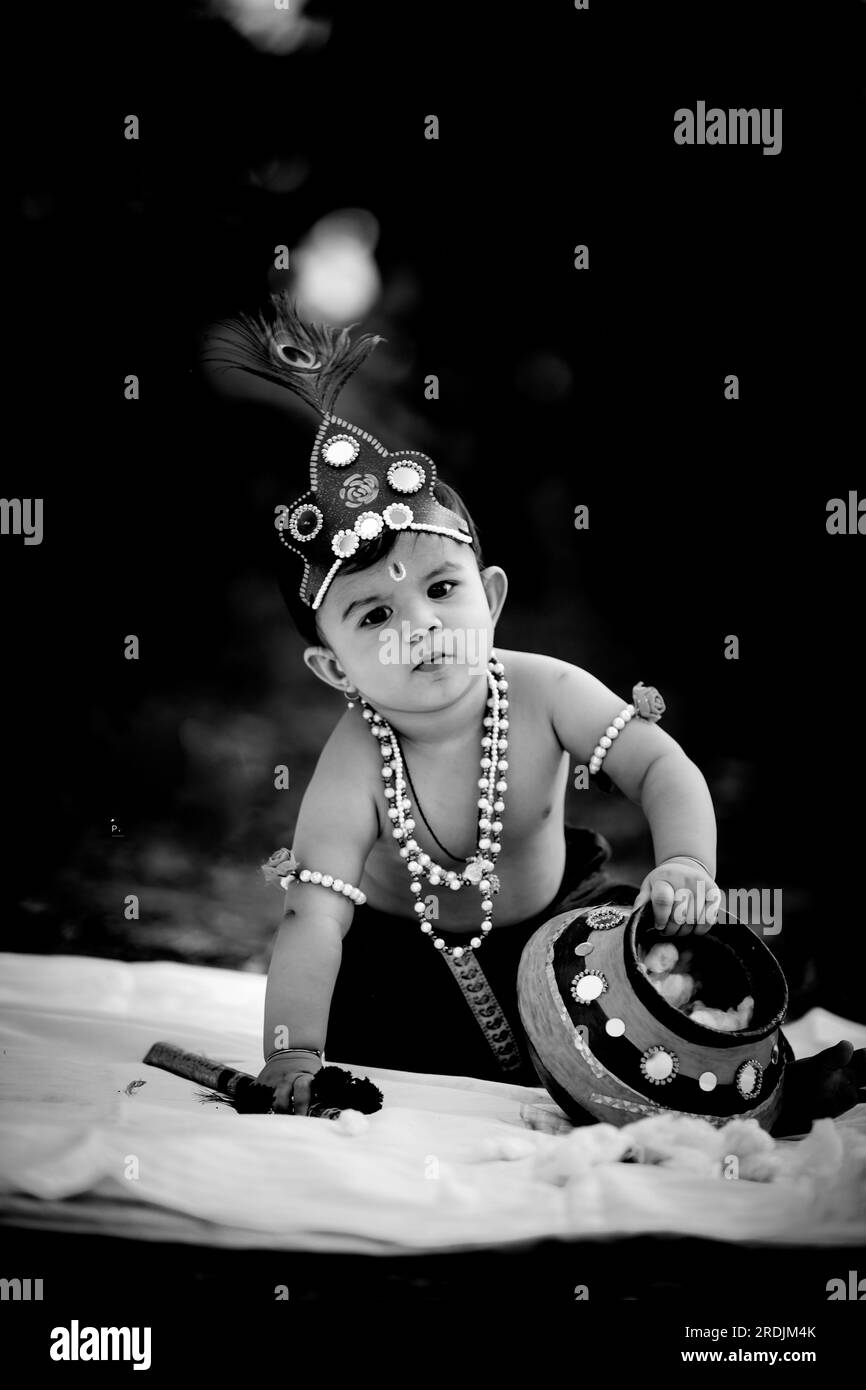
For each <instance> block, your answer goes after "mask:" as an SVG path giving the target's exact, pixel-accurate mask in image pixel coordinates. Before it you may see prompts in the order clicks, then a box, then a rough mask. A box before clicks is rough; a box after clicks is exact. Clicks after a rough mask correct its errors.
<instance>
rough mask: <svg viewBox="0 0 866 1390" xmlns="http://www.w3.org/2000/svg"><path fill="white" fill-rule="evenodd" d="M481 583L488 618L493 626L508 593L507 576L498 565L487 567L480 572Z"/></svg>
mask: <svg viewBox="0 0 866 1390" xmlns="http://www.w3.org/2000/svg"><path fill="white" fill-rule="evenodd" d="M481 582H482V584H483V585H484V592H485V593H486V595H487V604H488V607H489V608H490V617H491V619H492V621H493V622H494V624H495V623H496V621H497V619H498V617H499V614H500V613H501V612H502V606H503V604H504V603H505V595H506V594H507V593H508V575H507V574H506V573H505V570H504V569H502V568H501V566H500V565H488V566H487V568H486V569H483V570H482V571H481Z"/></svg>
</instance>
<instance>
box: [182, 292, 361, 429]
mask: <svg viewBox="0 0 866 1390" xmlns="http://www.w3.org/2000/svg"><path fill="white" fill-rule="evenodd" d="M271 304H272V306H273V315H272V319H273V321H272V322H269V321H268V319H267V318H266V317H265V315H264V314H263V313H258V314H256V315H249V314H239V315H238V316H237V317H236V318H233V319H229V320H227V322H226V323H225V324H223V325H222V327H221V328H220V329H219V330H218V331H217V332H216V333H214V334H212V335H211V338H210V343H211V345H212V346H210V347H209V348H208V350H207V351H206V352H205V354H204V360H205V361H206V362H211V363H214V364H215V365H221V366H223V367H226V368H229V367H237V368H239V369H240V370H241V371H244V372H251V373H252V374H253V376H258V377H262V378H263V379H264V380H265V381H272V382H273V383H274V384H275V385H276V386H284V387H285V388H286V389H287V390H289V391H293V392H294V393H295V395H296V396H300V397H301V399H302V400H304V401H306V402H307V404H308V405H311V406H312V407H313V409H314V410H317V411H319V413H320V414H321V415H330V414H331V412H332V410H333V407H334V405H335V403H336V400H337V397H338V396H339V394H340V392H341V391H342V389H343V387H344V386H345V384H346V382H347V381H348V380H349V377H350V376H352V375H353V373H354V372H356V371H357V370H358V368H359V367H360V366H361V365H362V364H363V363H364V362H365V361H366V359H367V358H368V357H369V355H370V353H371V352H372V351H373V349H374V348H375V347H376V345H377V343H381V342H382V341H383V339H382V338H381V337H379V336H378V335H377V334H372V333H365V334H363V335H362V336H361V337H359V338H357V339H356V340H355V341H354V342H353V341H352V340H351V338H350V337H349V329H350V328H354V327H355V325H354V324H349V326H348V327H346V328H333V327H331V326H330V325H329V324H324V323H310V324H306V323H304V322H302V320H301V319H300V318H299V317H298V312H297V309H296V308H295V305H294V304H292V302H291V301H290V298H289V295H288V292H287V291H285V290H284V291H282V292H281V293H280V294H274V295H271Z"/></svg>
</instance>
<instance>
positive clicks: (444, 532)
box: [406, 521, 472, 545]
mask: <svg viewBox="0 0 866 1390" xmlns="http://www.w3.org/2000/svg"><path fill="white" fill-rule="evenodd" d="M406 530H407V531H435V532H436V534H437V535H441V536H453V537H454V539H455V541H466V543H467V545H471V544H472V537H471V536H468V535H467V534H466V533H465V532H464V531H457V530H455V529H454V527H453V526H429V525H428V524H427V522H426V521H412V522H410V524H409V525H408V526H407V527H406Z"/></svg>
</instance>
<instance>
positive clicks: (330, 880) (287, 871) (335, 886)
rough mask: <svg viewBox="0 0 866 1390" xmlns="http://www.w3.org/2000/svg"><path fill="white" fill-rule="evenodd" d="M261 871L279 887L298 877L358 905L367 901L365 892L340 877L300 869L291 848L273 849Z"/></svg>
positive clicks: (285, 886)
mask: <svg viewBox="0 0 866 1390" xmlns="http://www.w3.org/2000/svg"><path fill="white" fill-rule="evenodd" d="M262 873H263V874H264V876H265V882H266V883H279V885H280V887H281V888H288V886H289V884H290V883H293V882H294V881H295V880H296V879H298V880H299V881H300V882H301V883H315V884H316V885H317V886H319V887H322V888H330V889H331V891H332V892H334V893H340V894H342V896H343V897H344V898H349V900H350V901H351V902H353V903H355V904H356V905H357V906H358V907H363V905H364V903H365V902H366V901H367V895H366V893H362V892H361V890H360V888H355V887H354V885H353V884H351V883H344V882H343V880H342V879H341V878H334V876H333V874H323V873H321V872H320V871H319V870H318V869H302V868H301V866H300V864H299V863H298V861H297V859H296V858H295V854H294V851H293V850H288V849H278V850H275V851H274V853H273V854H272V855H271V857H270V859H269V860H268V862H267V863H266V864H262Z"/></svg>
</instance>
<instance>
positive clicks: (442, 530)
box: [281, 503, 472, 612]
mask: <svg viewBox="0 0 866 1390" xmlns="http://www.w3.org/2000/svg"><path fill="white" fill-rule="evenodd" d="M395 505H397V504H395ZM399 505H400V506H402V503H400V504H399ZM359 520H360V518H359ZM400 530H405V531H434V532H436V534H437V535H443V536H453V538H454V540H455V541H465V542H466V544H467V545H471V544H472V537H471V536H467V535H464V533H463V532H462V531H455V530H453V529H452V527H450V526H433V525H429V524H428V523H427V522H424V521H413V522H411V523H410V524H409V525H408V526H405V527H400ZM281 539H282V538H281ZM342 563H343V561H342V559H339V560H335V561H334V563H333V564H332V566H331V568H330V569H329V570H328V573H327V574H326V575H325V577H324V579H323V580H322V585H321V588H320V589H319V592H318V593H317V594H316V597H315V598H314V599H313V602H312V603H311V604H310V607H311V608H312V609H313V611H314V612H315V610H316V609H317V608H320V607H321V604H322V599H323V598H324V597H325V594H326V593H327V592H328V589H329V588H330V585H331V580H332V579H333V578H334V575H335V574H336V573H337V570H338V569H339V568H340V566H341V564H342ZM305 579H306V576H305Z"/></svg>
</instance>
